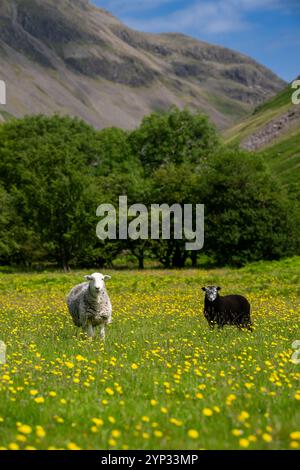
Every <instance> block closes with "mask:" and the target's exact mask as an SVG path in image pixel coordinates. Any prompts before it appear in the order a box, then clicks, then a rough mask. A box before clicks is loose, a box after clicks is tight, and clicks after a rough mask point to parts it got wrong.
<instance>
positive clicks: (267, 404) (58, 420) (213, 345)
mask: <svg viewBox="0 0 300 470" xmlns="http://www.w3.org/2000/svg"><path fill="white" fill-rule="evenodd" d="M299 261H300V260H299V258H293V259H290V260H283V261H280V262H275V263H256V264H254V265H249V266H248V267H246V268H243V269H241V270H232V269H218V270H210V271H204V270H189V271H186V270H180V271H160V270H155V271H145V272H142V273H141V272H134V271H131V272H129V271H121V272H120V271H119V272H117V271H116V272H113V273H112V280H111V281H110V283H109V284H108V286H107V287H108V291H109V294H110V297H111V300H112V304H113V310H114V321H113V324H112V325H111V326H110V328H109V330H108V332H107V340H106V344H105V347H104V346H103V344H102V343H101V341H100V339H99V338H98V337H96V338H94V340H93V341H88V340H87V339H86V338H85V337H84V336H80V335H78V336H76V332H75V327H74V325H73V324H72V322H71V319H70V316H69V314H68V312H67V308H66V304H65V296H66V294H67V292H68V290H69V289H70V288H71V286H73V285H74V284H76V282H81V281H82V278H83V274H86V273H83V272H73V273H72V274H69V275H67V274H62V273H59V272H53V273H46V272H45V273H40V274H34V273H32V274H2V275H1V274H0V310H1V315H0V331H1V338H0V339H1V340H2V341H5V342H6V344H7V363H6V364H5V365H2V366H1V369H0V429H1V437H0V448H1V449H3V448H4V449H18V448H19V449H32V448H35V449H49V448H50V449H54V448H56V449H61V448H63V449H76V448H82V449H123V450H125V449H154V448H155V449H203V448H204V449H245V448H248V449H289V448H300V440H299V435H300V429H299V418H300V410H299V400H300V389H299V365H297V364H296V363H293V362H292V360H291V357H292V354H293V352H295V350H294V349H293V347H292V345H293V343H294V341H295V340H296V339H299V338H300V327H299V325H300V323H299V314H300V312H299V295H300V292H299V265H300V264H299ZM211 283H216V284H218V285H221V286H222V287H223V292H224V294H225V293H232V292H239V293H241V294H244V295H246V296H247V297H248V298H249V300H250V302H251V305H252V317H253V322H254V331H253V332H252V333H250V332H249V331H240V330H238V329H237V328H235V327H225V328H224V329H223V330H218V329H215V330H210V329H209V328H208V325H207V323H206V321H205V319H204V316H203V314H202V308H203V293H202V291H201V286H202V285H207V284H211Z"/></svg>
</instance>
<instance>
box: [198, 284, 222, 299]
mask: <svg viewBox="0 0 300 470" xmlns="http://www.w3.org/2000/svg"><path fill="white" fill-rule="evenodd" d="M202 290H203V291H204V292H205V295H206V297H207V299H208V300H209V301H210V302H214V301H215V300H216V298H217V297H218V292H219V291H220V290H221V287H217V286H207V287H202Z"/></svg>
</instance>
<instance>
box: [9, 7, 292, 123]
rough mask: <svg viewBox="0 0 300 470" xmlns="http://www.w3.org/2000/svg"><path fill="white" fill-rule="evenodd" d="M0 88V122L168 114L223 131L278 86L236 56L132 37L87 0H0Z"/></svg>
mask: <svg viewBox="0 0 300 470" xmlns="http://www.w3.org/2000/svg"><path fill="white" fill-rule="evenodd" d="M0 79H2V80H5V81H6V83H7V105H6V106H5V107H3V106H1V107H0V113H1V115H2V118H3V119H7V118H9V117H10V116H15V117H22V116H24V115H25V114H35V113H44V114H52V113H55V112H58V113H62V114H70V115H73V116H79V117H81V118H82V119H84V120H85V121H87V122H89V123H91V124H92V125H94V126H95V127H97V128H102V127H107V126H119V127H123V128H133V127H135V126H136V125H137V124H138V123H139V122H140V120H141V119H142V117H143V116H144V115H145V114H148V113H150V112H152V111H154V110H162V109H166V108H168V107H170V106H171V105H176V106H178V107H181V108H182V107H184V106H188V107H189V108H190V109H192V110H195V111H196V110H197V111H203V112H205V113H207V114H208V115H209V116H210V117H211V119H212V120H213V121H214V122H215V123H216V125H217V126H218V127H219V128H221V129H224V128H227V127H229V126H230V125H232V124H233V123H234V122H236V121H237V120H238V119H241V118H242V117H244V116H245V115H247V113H249V112H250V111H251V110H253V108H254V107H255V106H257V105H258V104H260V103H262V102H264V101H265V100H266V99H267V98H269V97H271V96H273V95H274V94H276V93H277V92H278V91H279V90H281V89H282V88H283V87H284V85H285V82H283V81H282V80H281V79H279V78H278V77H277V76H276V75H274V74H273V73H272V72H271V71H270V70H268V69H266V68H265V67H263V66H262V65H260V64H258V63H256V62H255V61H254V60H252V59H250V58H248V57H246V56H244V55H242V54H239V53H237V52H234V51H232V50H229V49H225V48H222V47H218V46H214V45H210V44H207V43H205V42H202V41H197V40H195V39H192V38H190V37H187V36H184V35H182V34H159V35H154V34H146V33H141V32H137V31H133V30H132V29H129V28H128V27H126V26H125V25H124V24H122V23H121V22H120V21H119V20H118V19H117V18H115V17H114V16H112V15H111V14H110V13H108V12H106V11H104V10H102V9H100V8H96V7H94V6H92V5H91V4H90V3H89V2H88V0H60V1H59V2H57V1H56V0H0Z"/></svg>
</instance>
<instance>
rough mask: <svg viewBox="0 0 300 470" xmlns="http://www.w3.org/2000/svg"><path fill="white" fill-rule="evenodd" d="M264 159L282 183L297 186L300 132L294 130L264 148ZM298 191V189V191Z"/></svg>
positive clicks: (299, 162)
mask: <svg viewBox="0 0 300 470" xmlns="http://www.w3.org/2000/svg"><path fill="white" fill-rule="evenodd" d="M264 154H265V157H266V160H267V162H268V164H269V165H270V167H271V168H272V170H273V171H274V173H275V174H276V175H278V177H279V178H280V180H281V181H282V182H283V183H284V185H286V186H289V187H292V186H293V187H296V186H297V187H299V189H300V185H299V171H300V132H299V130H295V131H293V132H291V133H290V134H289V135H288V136H286V137H285V138H283V139H281V140H279V141H278V142H276V141H275V142H274V143H273V144H272V146H270V147H267V148H266V149H265V150H264ZM299 192H300V191H299Z"/></svg>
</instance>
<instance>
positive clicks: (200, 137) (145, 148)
mask: <svg viewBox="0 0 300 470" xmlns="http://www.w3.org/2000/svg"><path fill="white" fill-rule="evenodd" d="M129 141H130V143H131V146H132V150H133V153H134V154H135V155H137V156H138V157H139V159H140V161H141V163H142V165H143V167H144V169H145V174H146V176H149V175H151V173H152V172H153V171H155V170H157V169H158V168H159V167H160V166H161V165H163V164H169V163H173V164H175V165H180V164H181V163H183V162H190V163H193V164H198V163H199V161H200V160H201V158H203V157H208V156H209V155H210V154H211V153H212V152H214V151H215V149H216V147H217V146H218V144H219V142H218V137H217V133H216V130H215V128H214V127H213V125H212V124H210V122H209V120H208V118H207V117H206V116H204V115H202V114H196V115H194V114H192V113H191V112H189V111H188V110H184V111H180V110H179V109H177V108H175V107H174V108H171V110H170V111H168V112H164V113H152V114H151V115H150V116H147V117H145V118H144V119H143V121H142V124H141V126H140V127H139V128H138V129H137V130H135V131H133V132H132V133H131V135H130V137H129Z"/></svg>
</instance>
